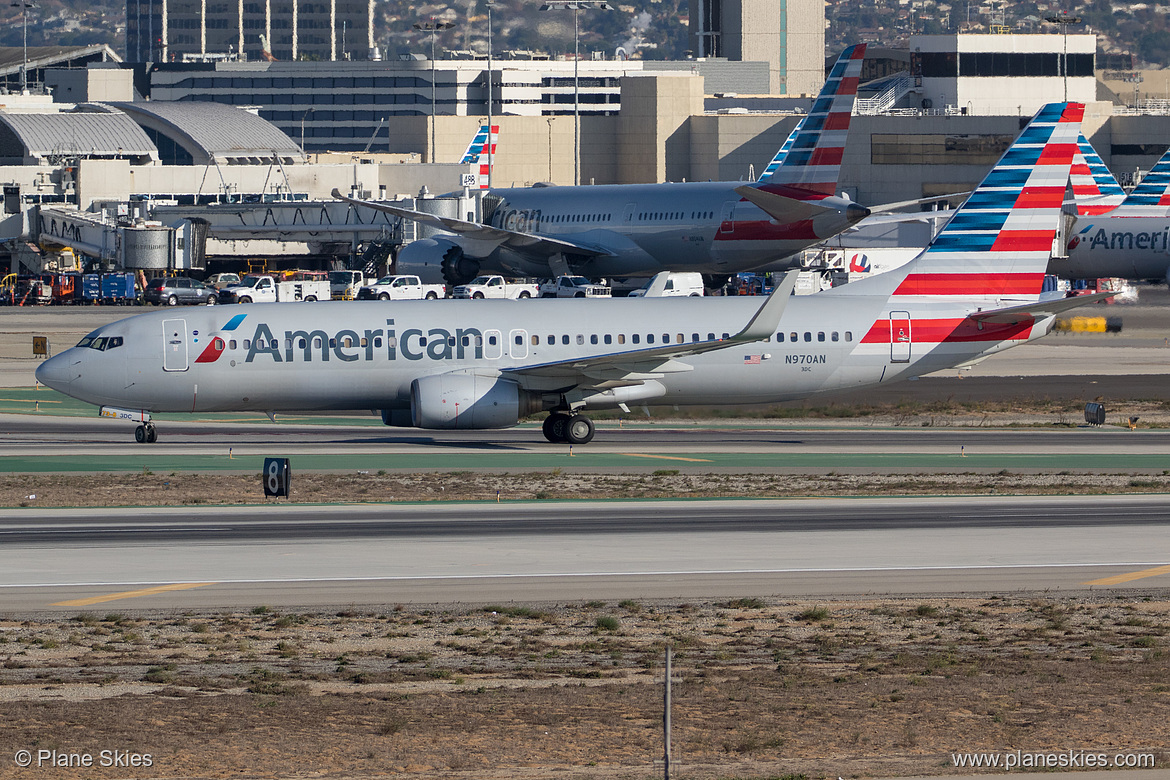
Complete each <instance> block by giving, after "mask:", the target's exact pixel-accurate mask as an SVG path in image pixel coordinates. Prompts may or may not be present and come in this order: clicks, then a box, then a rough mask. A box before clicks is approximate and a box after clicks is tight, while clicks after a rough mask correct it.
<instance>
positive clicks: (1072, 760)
mask: <svg viewBox="0 0 1170 780" xmlns="http://www.w3.org/2000/svg"><path fill="white" fill-rule="evenodd" d="M951 763H952V764H953V765H954V766H956V767H966V768H969V769H1006V770H1012V769H1153V768H1154V754H1153V753H1100V752H1096V751H1092V750H1063V751H1060V752H1055V753H1054V752H1030V751H1024V750H1016V751H1008V752H1006V753H951Z"/></svg>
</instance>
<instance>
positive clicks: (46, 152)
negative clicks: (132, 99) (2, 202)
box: [0, 111, 158, 165]
mask: <svg viewBox="0 0 1170 780" xmlns="http://www.w3.org/2000/svg"><path fill="white" fill-rule="evenodd" d="M78 157H85V158H98V159H102V158H106V159H110V158H124V159H128V160H131V161H132V162H134V163H136V164H144V163H148V162H150V161H151V160H158V150H157V148H156V147H155V145H154V144H153V143H152V142H151V140H150V138H149V137H148V136H147V134H146V133H145V132H143V130H142V128H141V127H139V126H138V124H137V123H136V122H135V121H134V120H133V119H132V118H131V117H129V116H128V115H126V114H124V113H102V114H77V113H55V112H53V113H49V112H45V113H41V112H16V111H0V164H5V165H35V164H39V163H48V164H57V163H60V162H63V161H65V160H68V159H73V158H78Z"/></svg>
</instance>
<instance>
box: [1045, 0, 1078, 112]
mask: <svg viewBox="0 0 1170 780" xmlns="http://www.w3.org/2000/svg"><path fill="white" fill-rule="evenodd" d="M1044 21H1046V22H1052V23H1053V24H1059V25H1060V34H1061V35H1063V36H1064V55H1063V56H1062V57H1061V59H1060V73H1061V75H1062V76H1064V102H1065V103H1067V102H1068V26H1069V25H1070V24H1080V23H1081V17H1079V16H1070V15H1069V14H1053V15H1052V16H1045V17H1044Z"/></svg>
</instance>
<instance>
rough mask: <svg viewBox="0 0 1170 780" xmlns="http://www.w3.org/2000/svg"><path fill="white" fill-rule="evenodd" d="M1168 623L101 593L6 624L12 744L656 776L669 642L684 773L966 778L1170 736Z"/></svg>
mask: <svg viewBox="0 0 1170 780" xmlns="http://www.w3.org/2000/svg"><path fill="white" fill-rule="evenodd" d="M606 618H609V620H606ZM1168 631H1170V602H1167V601H1165V600H1162V599H1161V597H1160V596H1157V597H1154V596H1145V597H1142V596H1140V595H1139V596H1137V597H1135V596H1134V594H1126V595H1125V596H1124V597H1120V598H1119V597H1117V596H1116V595H1114V594H1109V595H1090V596H1085V597H1078V598H1062V599H1054V598H1049V597H1042V598H1032V597H1009V598H1000V597H989V598H986V599H951V600H941V599H940V600H929V601H923V600H921V599H917V600H869V601H838V602H796V601H783V600H776V599H766V598H758V597H750V596H749V597H744V598H742V599H736V600H733V601H731V602H722V603H701V604H678V603H658V602H642V601H634V600H625V601H622V602H620V603H597V602H593V603H590V604H584V605H580V604H577V605H552V604H541V605H517V604H508V605H489V606H487V607H483V608H465V609H442V608H436V609H402V608H394V607H389V608H384V609H381V610H377V611H366V610H340V611H334V612H330V613H308V612H286V611H277V610H272V609H268V608H264V607H257V608H254V609H248V610H240V611H234V612H210V613H184V614H167V615H157V614H129V613H102V612H83V613H79V614H77V615H75V616H72V617H71V618H69V619H65V620H61V621H57V620H49V619H45V620H38V619H21V620H9V621H6V622H5V621H0V665H2V666H3V669H4V671H3V674H2V675H0V681H2V682H3V683H4V684H3V685H0V701H4V705H3V711H4V713H5V731H4V735H3V737H0V743H3V744H0V750H2V751H3V753H4V754H6V755H11V754H12V752H13V751H14V750H16V749H19V748H22V747H29V748H32V749H35V748H36V746H46V745H49V746H52V747H53V748H54V749H57V750H62V751H70V752H74V751H86V750H89V751H96V750H99V749H102V748H117V749H123V750H137V751H140V752H147V753H151V754H152V756H153V758H154V766H153V767H152V768H151V769H149V770H136V773H135V775H134V776H135V777H141V778H170V777H174V778H178V777H184V778H222V777H306V776H318V777H331V778H366V777H382V776H412V775H413V776H418V777H459V778H463V777H467V778H473V777H474V778H483V777H518V778H529V777H574V778H618V777H622V778H624V777H650V776H654V775H656V774H658V773H660V770H659V769H655V767H654V764H653V761H654V760H655V759H656V758H658V757H660V755H661V752H662V745H661V727H660V723H659V719H660V712H661V701H662V688H661V682H662V680H661V676H662V659H663V649H664V647H665V646H666V645H667V644H670V645H671V646H673V648H674V677H675V680H676V684H675V686H674V692H673V693H674V709H673V720H674V732H673V733H674V749H675V760H676V762H677V764H678V765H679V769H680V771H681V776H682V777H693V778H721V777H744V778H748V777H776V776H781V775H787V774H805V775H807V776H808V777H825V776H829V777H836V776H845V777H849V776H890V775H916V774H936V773H943V774H945V773H948V772H951V771H957V770H954V769H953V767H951V766H950V754H951V752H952V751H960V750H1004V751H1006V750H1015V749H1022V750H1050V751H1060V750H1068V749H1082V748H1084V749H1099V750H1107V751H1108V752H1110V753H1116V752H1125V751H1139V750H1141V751H1147V750H1155V751H1157V750H1158V748H1159V746H1164V745H1166V744H1167V743H1168V738H1170V718H1168V717H1167V716H1168V715H1170V684H1167V682H1166V681H1167V679H1170V677H1168V674H1170V654H1168V653H1167V652H1166V643H1167V641H1170V640H1168V639H1167V633H1168ZM1167 759H1168V757H1167V756H1166V755H1164V754H1162V753H1161V752H1160V751H1159V752H1158V762H1159V766H1164V765H1165V764H1164V762H1165V761H1167ZM4 776H5V777H12V778H14V780H23V778H32V777H36V778H46V777H49V778H56V777H74V776H79V775H76V774H75V773H70V772H68V771H65V772H61V771H53V770H45V769H41V770H28V771H12V769H11V765H10V764H9V765H7V766H5V771H4Z"/></svg>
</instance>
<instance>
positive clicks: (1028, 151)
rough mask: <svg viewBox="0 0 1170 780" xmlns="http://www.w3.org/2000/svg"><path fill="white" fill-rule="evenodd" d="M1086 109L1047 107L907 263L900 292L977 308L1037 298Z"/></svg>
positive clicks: (1060, 105) (1065, 105)
mask: <svg viewBox="0 0 1170 780" xmlns="http://www.w3.org/2000/svg"><path fill="white" fill-rule="evenodd" d="M1084 111H1085V106H1084V104H1083V103H1050V104H1049V105H1046V106H1044V107H1043V108H1042V109H1040V111H1039V112H1038V113H1037V114H1036V116H1035V117H1033V118H1032V121H1031V122H1030V123H1029V124H1028V126H1027V127H1026V128H1024V131H1023V132H1022V133H1021V134H1020V136H1019V137H1018V138H1017V139H1016V141H1015V143H1013V144H1012V145H1011V147H1010V148H1009V149H1008V150H1007V151H1006V152H1004V155H1003V157H1001V158H1000V160H999V162H998V163H996V165H995V167H994V168H992V169H991V172H990V173H988V174H987V177H986V178H985V179H984V180H983V182H982V183H981V184H980V185H979V186H978V187H977V188H976V189H975V191H974V192H973V193H971V197H970V198H968V199H967V202H966V203H964V204H963V205H962V206H960V207H959V208H958V209H957V210H956V211H955V214H954V215H953V216H952V217H951V219H950V221H949V222H947V224H946V226H945V227H944V228H943V229H942V230H941V231H940V232H939V234H938V235H937V236H935V238H934V240H933V241H932V242H931V243H930V245H929V246H928V247H927V248H926V251H924V252H923V253H922V254H921V255H919V256H918V257H917V258H915V259H914V260H912V261H911V262H910V263H908V264H907V265H906V266H905V269H906V270H905V271H904V272H903V273H904V278H903V279H902V281H901V283H900V284H899V285H898V287H897V289H896V290H895V291H894V295H895V296H928V297H947V298H949V297H950V296H956V297H958V296H961V297H962V298H963V299H964V300H973V301H975V303H976V305H977V306H979V305H980V301H981V299H985V300H986V302H987V305H988V306H990V307H995V308H998V307H1001V306H1004V305H1008V302H1011V301H1017V302H1027V301H1033V300H1036V299H1038V298H1039V297H1040V292H1041V288H1042V286H1043V283H1044V272H1045V270H1046V269H1047V267H1048V260H1049V257H1050V256H1051V255H1052V249H1053V243H1054V242H1055V240H1056V231H1057V227H1058V226H1059V224H1060V219H1061V207H1062V205H1063V202H1064V192H1065V188H1066V186H1067V184H1068V178H1069V171H1070V169H1071V167H1072V160H1073V155H1075V154H1076V152H1077V135H1078V134H1079V133H1080V129H1081V125H1080V123H1081V118H1082V117H1083V115H1084ZM878 278H880V277H878ZM875 281H876V279H875Z"/></svg>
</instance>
